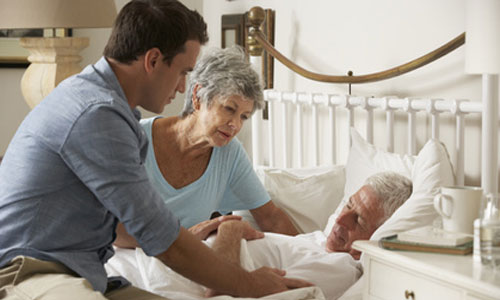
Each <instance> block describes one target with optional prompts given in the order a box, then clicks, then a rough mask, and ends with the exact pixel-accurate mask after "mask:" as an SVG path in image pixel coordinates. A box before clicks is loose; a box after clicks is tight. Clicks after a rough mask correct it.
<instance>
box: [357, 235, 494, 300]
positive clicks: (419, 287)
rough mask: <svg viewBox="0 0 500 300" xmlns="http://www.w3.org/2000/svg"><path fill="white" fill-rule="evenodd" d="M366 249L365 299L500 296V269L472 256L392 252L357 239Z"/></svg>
mask: <svg viewBox="0 0 500 300" xmlns="http://www.w3.org/2000/svg"><path fill="white" fill-rule="evenodd" d="M353 248H355V249H356V250H359V251H362V252H363V259H364V261H363V266H364V272H365V274H364V277H365V286H364V291H363V299H364V300H368V299H370V300H374V299H378V300H381V299H383V300H392V299H395V300H396V299H414V300H432V299H440V300H441V299H442V300H445V299H446V300H448V299H449V300H486V299H492V300H493V299H496V300H498V299H500V270H498V271H497V272H494V271H493V270H492V269H491V268H488V267H482V266H481V263H480V262H473V261H472V255H466V256H462V255H448V254H432V253H423V252H410V251H389V250H385V249H382V248H380V247H379V246H378V244H377V242H372V241H356V242H354V244H353Z"/></svg>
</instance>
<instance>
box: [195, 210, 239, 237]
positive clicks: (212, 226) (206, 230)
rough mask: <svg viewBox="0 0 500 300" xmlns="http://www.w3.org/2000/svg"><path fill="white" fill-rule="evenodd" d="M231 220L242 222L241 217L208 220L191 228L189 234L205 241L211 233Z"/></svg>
mask: <svg viewBox="0 0 500 300" xmlns="http://www.w3.org/2000/svg"><path fill="white" fill-rule="evenodd" d="M230 220H238V221H241V216H234V215H226V216H220V217H218V218H215V219H211V220H206V221H203V222H201V223H198V224H196V225H194V226H192V227H190V228H189V229H188V230H189V232H191V233H192V234H194V235H195V236H197V237H198V238H199V239H200V240H204V239H206V238H207V237H208V236H209V235H210V233H212V232H214V231H215V230H217V228H219V225H220V224H222V223H223V222H226V221H230Z"/></svg>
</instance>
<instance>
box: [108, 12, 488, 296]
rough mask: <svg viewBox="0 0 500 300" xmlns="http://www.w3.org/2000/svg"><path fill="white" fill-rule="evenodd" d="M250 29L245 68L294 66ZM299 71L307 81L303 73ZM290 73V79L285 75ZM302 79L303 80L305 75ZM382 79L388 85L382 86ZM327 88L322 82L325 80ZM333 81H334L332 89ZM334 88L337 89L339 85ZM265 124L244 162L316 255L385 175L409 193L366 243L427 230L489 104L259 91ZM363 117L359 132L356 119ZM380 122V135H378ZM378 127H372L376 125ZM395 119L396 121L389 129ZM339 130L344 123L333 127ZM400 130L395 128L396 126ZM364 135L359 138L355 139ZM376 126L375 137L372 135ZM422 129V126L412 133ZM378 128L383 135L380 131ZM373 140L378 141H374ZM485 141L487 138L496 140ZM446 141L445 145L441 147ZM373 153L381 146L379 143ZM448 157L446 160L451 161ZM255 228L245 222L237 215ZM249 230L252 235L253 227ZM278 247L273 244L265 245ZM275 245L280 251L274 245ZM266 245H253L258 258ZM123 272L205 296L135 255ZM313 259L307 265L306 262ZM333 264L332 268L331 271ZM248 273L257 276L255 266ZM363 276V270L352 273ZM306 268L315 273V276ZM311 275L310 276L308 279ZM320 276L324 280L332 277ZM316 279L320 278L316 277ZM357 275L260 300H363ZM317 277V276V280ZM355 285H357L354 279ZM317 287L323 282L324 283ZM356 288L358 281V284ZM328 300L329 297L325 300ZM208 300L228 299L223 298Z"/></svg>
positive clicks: (458, 177) (258, 116)
mask: <svg viewBox="0 0 500 300" xmlns="http://www.w3.org/2000/svg"><path fill="white" fill-rule="evenodd" d="M252 10H254V11H253V12H252V14H251V15H253V16H256V17H255V20H250V22H251V23H252V24H253V27H252V28H250V30H251V32H250V33H249V36H251V37H252V38H251V40H250V41H249V46H250V51H249V52H250V54H251V55H252V56H251V61H252V62H253V64H254V65H255V67H256V69H258V70H261V67H262V62H261V52H259V50H260V51H261V50H262V49H260V46H259V45H262V46H263V47H264V48H265V49H266V50H267V51H268V52H269V53H271V54H272V55H273V56H274V57H275V58H277V59H278V60H280V61H281V62H283V63H284V64H285V65H287V66H291V65H293V63H291V61H289V60H288V59H287V58H286V57H284V56H283V55H282V54H281V53H279V51H277V50H276V49H274V47H272V46H271V45H269V43H267V42H266V40H265V37H264V36H263V35H262V34H260V32H259V26H260V22H261V21H262V18H259V15H260V12H259V11H260V10H261V9H260V8H254V9H252ZM463 43H464V36H463V35H460V36H458V37H457V38H455V39H453V40H452V41H450V42H449V43H447V44H446V45H445V46H443V47H441V48H439V49H437V50H436V51H437V52H436V51H433V52H432V53H433V55H425V56H423V57H422V60H420V61H419V63H418V64H417V67H415V64H409V67H408V68H397V70H395V72H388V73H390V74H391V76H399V75H401V74H403V73H405V72H410V71H411V70H413V69H415V68H418V67H420V66H423V65H425V64H428V63H430V62H432V61H433V60H435V59H437V58H439V57H442V56H444V55H446V54H447V53H449V52H451V51H453V50H454V49H456V48H458V47H460V46H461V45H462V44H463ZM291 69H292V70H298V72H299V74H301V75H303V76H309V78H310V79H319V80H320V81H327V82H328V80H330V82H344V83H356V81H357V80H360V82H362V80H368V81H369V82H373V81H377V80H382V79H387V78H389V77H387V74H388V73H387V72H382V73H384V75H383V76H379V77H377V76H368V78H367V77H364V78H363V76H350V78H348V77H345V76H338V77H335V76H332V77H328V76H316V75H318V74H314V73H312V74H311V72H308V71H307V70H303V69H302V68H297V67H291ZM304 71H305V72H304ZM290 72H292V71H290ZM304 74H305V75H304ZM384 76H386V77H384ZM325 78H326V79H325ZM334 80H337V81H334ZM339 80H340V81H339ZM265 100H266V102H267V108H266V114H265V115H266V118H263V114H262V113H260V112H257V113H255V114H254V116H253V117H252V125H251V126H252V128H251V129H252V130H251V134H252V137H251V157H252V161H253V163H254V167H255V170H256V172H257V174H258V175H259V177H260V179H261V180H262V182H263V183H264V186H265V187H266V189H267V190H268V191H269V193H270V194H271V197H272V199H273V201H274V202H275V203H276V204H277V205H278V206H280V207H281V208H282V209H283V210H285V211H286V212H287V213H288V214H289V215H290V216H291V219H292V222H293V223H294V224H295V225H296V227H297V228H298V229H299V230H300V231H301V232H302V233H304V237H305V239H304V240H303V243H304V244H307V243H310V244H313V245H314V246H313V248H314V247H320V248H321V246H322V245H324V239H325V236H326V235H327V234H328V233H329V232H330V230H331V228H332V226H333V223H334V221H335V218H336V216H337V215H338V214H339V212H340V210H341V209H342V207H343V205H344V204H345V202H346V201H347V197H346V196H348V195H351V194H352V193H354V192H355V191H356V190H357V189H358V188H359V187H361V185H362V183H363V181H364V180H365V179H366V178H367V177H368V176H370V175H372V174H374V173H377V172H380V171H386V170H392V171H396V172H399V173H401V174H403V175H406V176H407V177H409V178H411V179H412V181H413V184H414V188H413V193H412V195H411V197H410V199H409V200H408V201H407V202H406V203H405V204H404V205H403V206H402V207H401V208H399V209H398V210H397V211H396V213H395V214H394V215H393V216H392V217H391V218H390V219H389V220H388V221H387V222H386V223H384V224H383V225H382V226H381V227H380V228H379V229H378V230H377V231H376V232H375V233H374V235H373V236H372V238H371V239H372V240H378V239H380V238H382V237H385V236H388V235H391V234H395V233H398V232H401V231H404V230H407V229H411V228H415V227H419V226H423V225H429V224H432V223H433V222H434V220H435V219H436V217H437V216H438V215H437V213H436V212H435V210H434V208H433V204H432V199H433V197H434V195H435V194H436V193H437V191H438V190H439V187H440V186H444V185H464V184H465V183H466V181H467V180H466V178H467V176H468V175H467V172H466V170H467V168H466V162H465V157H466V155H465V153H464V151H465V150H464V149H465V147H464V145H465V143H466V132H467V130H466V124H467V122H466V120H469V119H472V120H477V119H481V118H482V116H483V111H488V112H489V111H490V110H491V107H493V108H495V107H496V106H494V105H493V106H492V103H491V98H490V99H486V98H485V99H483V102H477V101H470V100H466V99H435V98H429V97H426V98H421V97H403V98H401V97H397V96H392V95H391V96H377V97H373V96H371V95H363V96H359V95H350V94H345V95H344V94H341V95H339V94H328V93H324V92H319V93H318V92H314V91H310V92H298V91H278V90H266V91H265ZM359 115H362V116H363V117H362V118H361V120H360V122H359V123H358V122H356V121H355V116H359ZM422 115H424V116H425V117H424V118H425V119H426V121H425V122H424V124H425V125H426V126H428V129H427V132H429V135H428V139H426V140H422V139H420V140H419V139H418V138H417V121H418V120H417V119H418V118H419V116H420V118H421V116H422ZM380 116H382V118H383V119H384V120H383V121H382V123H385V126H383V127H380V126H379V124H380V123H381V122H380ZM440 116H444V117H445V118H448V119H449V118H452V119H454V124H455V128H454V139H452V143H450V142H449V139H440V133H441V132H440ZM497 117H498V116H491V115H489V116H487V117H483V118H482V122H483V123H482V124H483V125H482V127H483V129H482V139H481V140H482V148H483V151H482V166H483V168H482V170H481V182H482V187H483V189H484V190H485V192H488V191H497V190H498V185H497V184H498V176H497V174H498V166H497V153H496V152H497V151H496V149H497V148H496V143H497V139H496V135H497V132H498V124H497V119H496V118H497ZM377 118H378V122H377V120H376V119H377ZM395 119H396V120H397V121H395ZM341 122H343V123H341ZM402 123H403V124H402ZM363 125H364V130H360V128H362V127H363ZM377 126H378V127H377ZM396 126H403V127H404V129H403V130H404V131H405V132H406V134H405V137H406V138H407V139H406V141H405V142H404V144H405V145H406V146H405V147H403V148H404V149H405V151H404V153H401V151H399V153H395V152H394V150H395V148H397V145H400V144H401V142H400V141H397V140H395V137H398V135H397V134H395V132H396V131H399V132H400V131H401V129H400V128H399V129H398V128H397V127H396ZM419 126H421V125H419ZM381 128H382V129H381ZM381 131H383V132H385V135H384V138H385V147H380V146H374V144H375V137H376V136H380V135H381V134H380V132H381ZM375 133H377V134H375ZM492 133H495V134H494V135H493V134H492ZM445 140H446V142H447V143H446V142H445ZM378 144H380V142H379V143H378ZM450 150H452V151H453V155H450ZM236 214H240V215H242V216H243V217H244V219H245V220H247V221H249V222H250V223H253V220H252V218H251V215H250V214H249V213H248V212H245V211H241V212H236ZM254 226H257V225H255V223H254ZM268 236H270V238H271V239H272V238H275V239H276V240H279V239H280V238H279V237H272V235H268ZM278 242H279V241H278ZM249 247H251V246H248V245H246V244H243V245H242V253H241V258H242V262H243V265H244V266H245V267H247V268H249V269H251V268H252V261H251V259H249V258H248V255H247V254H248V253H246V251H248V249H249ZM266 247H268V245H264V246H262V245H261V248H262V249H263V250H262V251H263V252H262V253H265V249H266ZM294 254H295V255H301V252H300V250H296V252H295V253H292V254H290V256H289V258H288V259H290V260H294V259H298V256H294ZM117 256H118V257H120V259H121V262H120V263H119V264H118V263H113V260H112V261H111V263H110V264H108V266H107V270H108V271H109V272H110V273H111V274H126V275H127V277H128V279H130V280H131V281H132V282H133V283H134V284H135V285H137V286H139V287H143V288H146V289H148V290H150V291H153V292H157V293H159V294H161V295H164V296H167V297H170V298H172V299H199V298H200V297H201V295H202V294H203V291H204V290H203V288H202V287H200V286H199V285H197V284H194V283H193V282H191V281H189V280H187V279H185V278H182V277H180V276H178V275H176V274H174V273H173V271H171V270H170V269H168V268H166V267H164V266H163V265H162V264H161V263H160V262H158V261H154V260H145V255H144V253H142V252H141V250H140V249H137V250H118V251H117ZM314 259H315V258H314V257H313V258H312V261H313V262H314ZM332 264H333V263H332ZM253 267H255V266H253ZM357 267H359V268H360V270H361V269H362V266H357ZM313 268H314V267H313ZM313 270H314V269H313ZM330 271H331V270H326V271H325V272H327V273H328V272H330ZM317 273H318V274H324V273H321V272H320V271H319V270H318V272H317ZM361 274H362V272H359V274H353V275H352V276H353V278H352V280H349V281H347V282H345V283H341V282H340V281H339V280H342V279H341V278H340V279H338V278H337V279H335V282H336V283H338V284H339V285H344V286H343V287H342V288H341V289H340V292H339V291H337V294H335V292H332V293H328V295H326V296H325V293H323V291H322V289H319V288H318V287H312V288H306V289H300V290H295V291H290V292H287V293H281V294H277V295H271V296H269V297H267V298H268V299H337V298H339V299H344V300H346V299H361V298H362V287H363V277H362V276H361ZM320 276H322V275H320ZM360 276H361V277H360ZM323 277H325V276H323ZM359 278H361V279H359ZM332 295H334V296H332ZM214 299H231V297H229V296H219V297H214Z"/></svg>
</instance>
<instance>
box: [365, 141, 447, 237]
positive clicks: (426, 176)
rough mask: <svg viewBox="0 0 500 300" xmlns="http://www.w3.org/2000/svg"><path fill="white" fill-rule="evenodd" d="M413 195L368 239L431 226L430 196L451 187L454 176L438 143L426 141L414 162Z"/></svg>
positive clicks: (445, 152) (432, 212)
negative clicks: (445, 187)
mask: <svg viewBox="0 0 500 300" xmlns="http://www.w3.org/2000/svg"><path fill="white" fill-rule="evenodd" d="M411 180H412V182H413V193H412V194H411V196H410V198H409V199H408V200H406V202H405V203H404V204H403V205H402V206H401V207H400V208H399V209H397V210H396V211H395V212H394V214H393V215H392V216H391V217H390V218H389V219H388V220H387V221H386V222H385V223H384V224H382V226H380V227H379V228H378V229H377V230H376V231H375V232H374V233H373V235H372V237H371V238H370V239H371V240H379V239H381V238H383V237H386V236H389V235H393V234H397V233H399V232H402V231H405V230H409V229H413V228H417V227H420V226H425V225H431V224H432V222H433V221H434V219H436V218H437V217H438V213H437V212H436V210H435V209H434V201H433V199H434V196H435V195H436V194H437V193H438V192H439V188H440V187H441V186H449V185H454V183H455V176H454V173H453V168H452V164H451V162H450V157H449V155H448V152H447V151H446V148H445V146H444V145H443V144H441V143H440V142H439V141H438V140H429V141H428V142H427V143H426V144H425V145H424V147H423V148H422V150H420V153H419V154H418V156H417V159H416V160H415V164H414V166H413V170H412V173H411Z"/></svg>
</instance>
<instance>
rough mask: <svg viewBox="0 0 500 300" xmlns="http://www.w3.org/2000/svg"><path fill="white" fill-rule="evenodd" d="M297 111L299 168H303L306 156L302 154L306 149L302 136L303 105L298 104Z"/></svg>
mask: <svg viewBox="0 0 500 300" xmlns="http://www.w3.org/2000/svg"><path fill="white" fill-rule="evenodd" d="M295 107H296V110H297V128H296V132H297V133H296V138H297V145H296V147H297V168H302V166H303V165H304V155H303V154H302V150H303V147H304V143H303V142H302V140H303V139H302V134H303V126H302V105H301V104H300V103H299V102H297V104H296V105H295Z"/></svg>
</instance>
